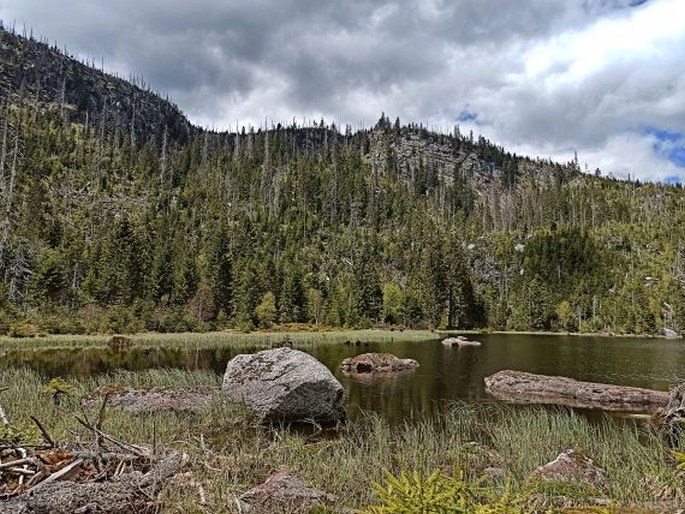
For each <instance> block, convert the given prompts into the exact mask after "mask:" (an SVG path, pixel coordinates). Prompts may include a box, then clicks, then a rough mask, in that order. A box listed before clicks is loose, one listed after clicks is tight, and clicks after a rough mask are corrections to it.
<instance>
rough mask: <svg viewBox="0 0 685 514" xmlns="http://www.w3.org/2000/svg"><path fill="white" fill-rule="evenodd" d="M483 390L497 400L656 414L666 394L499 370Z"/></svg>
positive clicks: (666, 399)
mask: <svg viewBox="0 0 685 514" xmlns="http://www.w3.org/2000/svg"><path fill="white" fill-rule="evenodd" d="M485 390H486V391H487V392H488V393H490V394H491V395H492V396H494V397H495V398H497V399H499V400H503V401H507V402H513V403H544V404H556V405H564V406H567V407H578V408H585V409H602V410H609V411H619V412H656V411H657V410H658V409H661V408H664V407H666V405H667V404H668V398H669V396H668V393H666V392H663V391H653V390H651V389H641V388H638V387H627V386H618V385H611V384H598V383H593V382H580V381H578V380H573V379H571V378H566V377H556V376H547V375H535V374H533V373H525V372H522V371H500V372H498V373H495V374H494V375H491V376H489V377H486V378H485Z"/></svg>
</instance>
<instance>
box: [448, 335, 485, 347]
mask: <svg viewBox="0 0 685 514" xmlns="http://www.w3.org/2000/svg"><path fill="white" fill-rule="evenodd" d="M442 344H443V345H445V346H480V342H479V341H472V340H470V339H467V338H466V337H464V336H457V337H448V338H446V339H443V340H442Z"/></svg>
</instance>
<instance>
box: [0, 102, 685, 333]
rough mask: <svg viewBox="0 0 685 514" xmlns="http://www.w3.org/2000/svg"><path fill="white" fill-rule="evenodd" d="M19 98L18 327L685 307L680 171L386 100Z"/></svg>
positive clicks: (6, 297) (599, 319) (6, 224)
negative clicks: (102, 114) (298, 111)
mask: <svg viewBox="0 0 685 514" xmlns="http://www.w3.org/2000/svg"><path fill="white" fill-rule="evenodd" d="M9 98H10V100H9V101H7V102H6V104H5V106H4V107H3V108H2V111H1V113H0V144H1V145H2V148H1V149H0V192H1V193H2V197H1V199H0V333H10V334H14V335H22V334H28V333H32V332H38V331H40V332H54V333H86V332H108V331H111V332H128V331H138V330H155V331H183V330H210V329H221V328H227V327H235V328H241V329H252V328H256V327H269V326H272V325H273V324H278V323H309V324H319V325H328V326H345V327H367V326H372V325H378V324H385V325H396V326H406V327H458V328H474V327H491V328H498V329H524V330H530V329H535V330H570V331H578V330H581V331H614V332H622V333H623V332H632V333H654V332H657V331H659V330H661V329H662V328H664V327H667V328H673V329H676V330H680V329H681V328H685V313H684V312H683V309H684V304H683V299H685V298H684V296H685V295H684V294H683V280H684V279H685V274H684V273H683V271H682V258H683V256H684V255H685V246H684V244H683V227H684V226H685V224H684V223H683V222H684V221H685V219H684V216H683V212H684V211H683V208H684V207H685V196H684V195H683V192H682V190H681V189H680V188H678V187H671V186H663V185H654V184H644V185H641V184H637V183H629V182H621V181H616V180H611V179H606V178H601V177H596V176H588V175H583V174H580V173H579V170H578V166H577V163H568V164H565V165H559V164H555V163H551V162H548V161H541V160H531V159H527V158H521V157H518V156H516V155H512V154H510V153H507V152H505V151H504V150H503V149H502V148H500V147H497V146H496V145H493V144H492V143H490V142H489V141H487V140H485V139H483V138H474V137H473V135H472V134H469V135H462V134H460V133H459V132H458V130H455V132H454V133H453V134H449V135H446V134H443V135H439V134H434V133H431V132H429V131H427V130H426V129H425V128H423V127H421V126H403V125H401V124H400V122H399V120H397V121H396V122H395V123H392V122H390V120H389V119H387V118H386V117H382V118H381V120H380V121H379V123H378V124H377V125H376V127H374V128H373V129H370V130H364V131H357V132H354V133H353V132H352V131H351V130H350V129H349V128H347V130H345V131H344V132H343V133H341V132H339V131H338V130H337V128H335V127H329V126H327V125H326V124H325V123H324V122H323V121H322V122H321V123H316V124H314V125H313V126H310V127H304V128H303V127H283V126H280V125H279V126H276V127H271V128H270V129H269V130H265V129H258V130H256V129H243V130H242V131H241V132H240V133H237V134H228V133H225V134H223V133H222V134H217V133H211V132H205V131H199V130H198V131H195V132H193V133H192V134H191V136H189V137H185V136H184V138H183V139H181V140H178V139H174V138H173V137H170V135H169V134H168V133H167V131H166V130H165V131H163V132H162V133H161V134H155V135H154V137H150V138H149V139H147V140H145V139H142V138H140V137H132V132H131V131H130V130H127V128H126V127H125V126H124V127H107V128H106V129H103V128H102V127H99V126H97V125H92V124H91V125H89V124H85V123H79V122H73V121H69V120H68V119H66V118H65V116H64V115H63V112H62V111H63V106H60V105H57V104H51V103H44V102H41V103H39V102H36V101H34V100H33V99H32V98H31V97H30V96H28V95H25V96H23V97H22V96H21V95H14V96H12V97H9Z"/></svg>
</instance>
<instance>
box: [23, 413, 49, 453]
mask: <svg viewBox="0 0 685 514" xmlns="http://www.w3.org/2000/svg"><path fill="white" fill-rule="evenodd" d="M29 417H30V418H31V421H33V422H34V423H35V424H36V426H37V427H38V430H40V433H41V434H42V435H43V440H44V441H45V443H46V444H47V445H48V447H49V448H54V447H55V441H54V440H53V439H52V437H50V433H49V432H48V431H47V429H46V428H45V426H44V425H43V424H42V423H41V422H40V421H38V419H37V418H35V417H33V416H29Z"/></svg>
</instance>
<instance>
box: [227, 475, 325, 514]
mask: <svg viewBox="0 0 685 514" xmlns="http://www.w3.org/2000/svg"><path fill="white" fill-rule="evenodd" d="M337 500H338V498H337V496H334V495H332V494H328V493H326V492H325V491H321V490H319V489H314V488H313V487H310V486H309V485H307V484H305V483H304V482H303V481H302V480H300V479H299V478H297V477H295V476H293V475H289V474H287V473H274V474H273V475H271V476H270V477H269V478H267V479H266V481H265V482H264V483H263V484H260V485H258V486H257V487H255V488H254V489H251V490H249V491H248V492H246V493H245V494H243V495H242V496H241V497H240V498H239V502H240V506H241V512H249V513H251V514H267V513H272V512H310V511H311V509H313V508H315V507H319V506H325V505H331V504H334V503H335V502H337Z"/></svg>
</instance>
